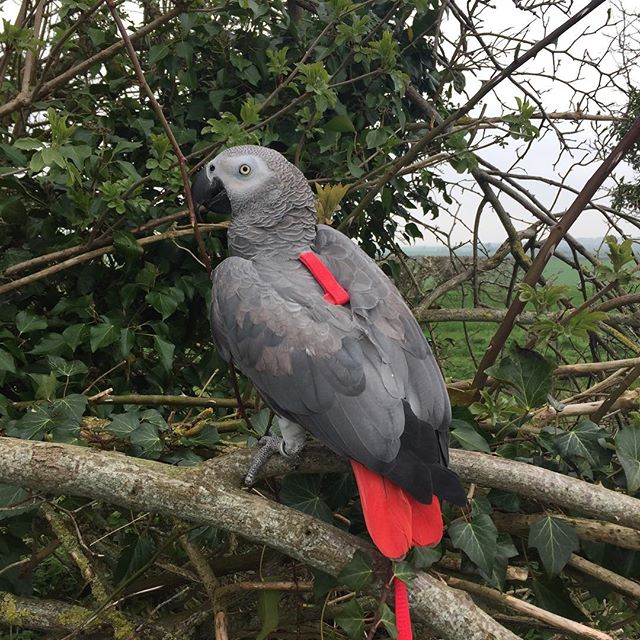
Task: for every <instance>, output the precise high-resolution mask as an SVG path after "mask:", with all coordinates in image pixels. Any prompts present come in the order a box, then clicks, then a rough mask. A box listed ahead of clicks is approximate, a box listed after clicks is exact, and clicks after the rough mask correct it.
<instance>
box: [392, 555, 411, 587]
mask: <svg viewBox="0 0 640 640" xmlns="http://www.w3.org/2000/svg"><path fill="white" fill-rule="evenodd" d="M393 575H394V576H395V577H396V578H398V579H399V580H402V582H404V583H405V584H407V585H408V584H411V582H412V581H413V579H414V578H415V577H416V572H415V569H414V568H413V567H412V566H411V564H409V563H408V562H405V561H404V560H394V562H393Z"/></svg>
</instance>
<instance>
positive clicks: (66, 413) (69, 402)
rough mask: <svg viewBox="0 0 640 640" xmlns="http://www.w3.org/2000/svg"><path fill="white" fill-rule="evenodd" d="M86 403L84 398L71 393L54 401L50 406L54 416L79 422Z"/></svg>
mask: <svg viewBox="0 0 640 640" xmlns="http://www.w3.org/2000/svg"><path fill="white" fill-rule="evenodd" d="M87 402H88V400H87V397H86V396H83V395H81V394H79V393H73V394H70V395H68V396H65V397H64V398H58V399H57V400H54V401H53V402H52V403H51V406H52V408H53V411H54V412H55V414H56V416H59V417H61V418H64V419H69V420H75V421H77V422H79V421H80V419H81V418H82V414H83V413H84V410H85V409H86V408H87Z"/></svg>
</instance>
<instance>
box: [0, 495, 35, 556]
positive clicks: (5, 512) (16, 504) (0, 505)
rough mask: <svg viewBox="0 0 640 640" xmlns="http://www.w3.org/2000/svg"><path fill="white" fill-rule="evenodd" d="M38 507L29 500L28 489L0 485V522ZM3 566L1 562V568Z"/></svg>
mask: <svg viewBox="0 0 640 640" xmlns="http://www.w3.org/2000/svg"><path fill="white" fill-rule="evenodd" d="M37 506H38V505H37V504H35V503H34V502H33V501H31V500H29V492H28V491H27V490H26V489H23V488H22V487H15V486H13V485H10V484H0V521H2V520H5V519H7V518H12V517H15V516H17V515H20V514H21V513H25V512H26V511H30V510H32V509H35V508H37ZM2 564H3V563H2V562H1V561H0V566H2Z"/></svg>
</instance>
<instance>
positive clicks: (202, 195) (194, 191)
mask: <svg viewBox="0 0 640 640" xmlns="http://www.w3.org/2000/svg"><path fill="white" fill-rule="evenodd" d="M191 196H192V197H193V204H194V205H195V209H196V213H197V214H200V213H202V212H205V211H212V212H213V213H222V214H225V215H231V203H230V202H229V198H228V196H227V192H226V191H225V188H224V185H223V184H222V180H220V178H217V177H216V176H213V178H209V176H208V175H207V170H206V168H204V169H200V171H199V172H198V175H197V176H196V179H195V180H194V181H193V185H191Z"/></svg>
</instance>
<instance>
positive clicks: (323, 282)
mask: <svg viewBox="0 0 640 640" xmlns="http://www.w3.org/2000/svg"><path fill="white" fill-rule="evenodd" d="M298 260H300V262H302V264H303V265H304V266H305V267H307V269H309V271H310V272H311V275H312V276H313V277H314V278H315V279H316V280H317V282H318V284H319V285H320V286H321V287H322V288H323V290H324V296H323V297H324V299H325V300H326V301H327V302H329V303H330V304H340V305H342V304H347V302H349V294H348V293H347V291H345V289H343V288H342V286H340V283H339V282H338V281H337V280H336V279H335V278H334V277H333V274H332V273H331V271H329V269H328V268H327V266H326V265H325V264H324V263H323V262H322V260H320V258H318V256H317V255H316V254H315V253H313V252H312V251H307V252H306V253H301V254H300V255H299V256H298Z"/></svg>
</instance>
